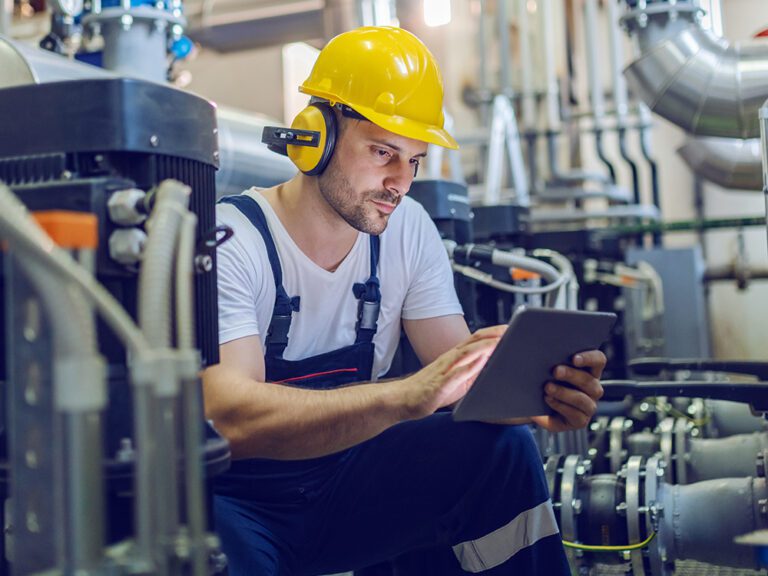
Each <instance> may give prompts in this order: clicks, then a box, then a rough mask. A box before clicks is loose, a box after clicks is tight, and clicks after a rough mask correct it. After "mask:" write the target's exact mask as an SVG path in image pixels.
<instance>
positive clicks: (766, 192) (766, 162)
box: [760, 101, 768, 234]
mask: <svg viewBox="0 0 768 576" xmlns="http://www.w3.org/2000/svg"><path fill="white" fill-rule="evenodd" d="M760 141H761V144H762V148H763V197H764V198H765V217H766V233H767V234H768V101H766V102H765V104H763V107H762V108H760Z"/></svg>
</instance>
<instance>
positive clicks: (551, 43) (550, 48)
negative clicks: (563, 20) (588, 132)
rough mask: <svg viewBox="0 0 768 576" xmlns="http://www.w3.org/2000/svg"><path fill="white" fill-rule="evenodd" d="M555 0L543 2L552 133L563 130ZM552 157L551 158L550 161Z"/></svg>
mask: <svg viewBox="0 0 768 576" xmlns="http://www.w3.org/2000/svg"><path fill="white" fill-rule="evenodd" d="M553 5H554V1H553V0H550V1H549V2H541V3H540V4H539V8H540V9H541V21H542V22H544V26H542V27H541V28H542V40H543V42H544V76H545V83H546V102H547V106H546V109H547V130H548V131H549V132H551V133H555V134H556V133H559V132H560V131H561V130H562V124H561V122H560V88H559V85H558V83H557V71H556V70H555V30H554V26H553V25H552V22H554V13H553V10H552V8H553ZM551 160H552V159H551V158H550V161H551Z"/></svg>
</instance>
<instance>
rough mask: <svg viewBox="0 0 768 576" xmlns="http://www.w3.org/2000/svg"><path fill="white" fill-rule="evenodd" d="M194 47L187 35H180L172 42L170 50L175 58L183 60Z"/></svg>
mask: <svg viewBox="0 0 768 576" xmlns="http://www.w3.org/2000/svg"><path fill="white" fill-rule="evenodd" d="M194 47H195V44H194V42H192V40H190V39H189V37H187V36H182V37H181V38H179V39H178V40H176V41H175V42H174V43H173V46H171V52H172V53H173V55H174V57H175V59H176V60H184V59H185V58H186V57H187V56H189V53H190V52H192V49H193V48H194Z"/></svg>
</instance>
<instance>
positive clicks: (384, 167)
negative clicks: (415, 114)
mask: <svg viewBox="0 0 768 576" xmlns="http://www.w3.org/2000/svg"><path fill="white" fill-rule="evenodd" d="M342 122H344V127H343V128H342V130H341V136H340V138H339V140H338V141H337V143H336V148H335V150H334V153H333V157H332V158H331V162H330V163H329V165H328V167H327V168H326V169H325V171H324V172H323V173H322V174H321V175H320V176H319V177H318V185H319V188H320V193H321V194H322V195H323V198H324V199H325V201H326V202H327V203H328V204H329V205H330V206H331V207H332V208H333V209H334V210H335V211H336V212H337V213H338V214H339V215H340V216H341V217H342V218H343V219H344V220H345V221H346V222H347V223H348V224H349V225H350V226H352V227H353V228H356V229H357V230H360V231H361V232H365V233H367V234H373V235H378V234H381V233H382V232H383V231H384V229H385V228H386V227H387V222H388V220H389V216H390V214H392V211H393V210H394V209H395V208H396V207H397V205H398V204H399V203H400V201H401V200H402V199H403V196H405V195H406V194H407V193H408V190H409V188H410V187H411V183H412V182H413V178H414V175H415V171H416V168H417V166H418V163H419V161H420V160H421V159H422V158H423V157H424V156H426V153H427V145H426V144H425V143H424V142H420V141H418V140H412V139H411V138H406V137H404V136H398V135H396V134H393V133H392V132H388V131H387V130H384V129H383V128H380V127H378V126H376V125H375V124H373V123H371V122H367V121H358V120H350V119H343V120H342Z"/></svg>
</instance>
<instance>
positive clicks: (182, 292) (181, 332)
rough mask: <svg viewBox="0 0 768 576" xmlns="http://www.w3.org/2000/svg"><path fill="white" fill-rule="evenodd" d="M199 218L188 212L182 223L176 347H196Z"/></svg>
mask: <svg viewBox="0 0 768 576" xmlns="http://www.w3.org/2000/svg"><path fill="white" fill-rule="evenodd" d="M196 230H197V216H195V215H194V214H193V213H191V212H188V213H187V214H185V215H184V217H183V218H182V221H181V229H180V231H179V245H178V254H177V257H176V346H177V347H178V348H179V349H180V350H189V349H193V348H194V347H195V306H194V282H193V280H194V268H193V264H194V258H195V231H196Z"/></svg>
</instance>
